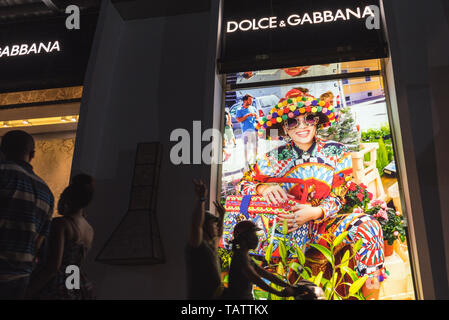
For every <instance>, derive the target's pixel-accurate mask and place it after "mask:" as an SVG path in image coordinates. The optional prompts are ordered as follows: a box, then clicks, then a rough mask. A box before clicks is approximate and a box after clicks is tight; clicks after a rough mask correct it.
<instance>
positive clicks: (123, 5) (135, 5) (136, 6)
mask: <svg viewBox="0 0 449 320" xmlns="http://www.w3.org/2000/svg"><path fill="white" fill-rule="evenodd" d="M112 4H113V5H114V7H115V8H116V9H117V11H118V12H119V14H120V16H121V17H122V19H123V20H138V19H147V18H156V17H169V16H176V15H183V14H192V13H199V12H208V11H210V0H188V1H186V0H164V1H149V0H112Z"/></svg>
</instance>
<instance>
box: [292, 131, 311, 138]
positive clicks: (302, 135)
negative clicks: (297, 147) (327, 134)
mask: <svg viewBox="0 0 449 320" xmlns="http://www.w3.org/2000/svg"><path fill="white" fill-rule="evenodd" d="M310 132H311V130H309V129H303V130H298V131H296V133H295V134H296V135H297V136H298V137H300V138H307V137H308V136H309V135H310Z"/></svg>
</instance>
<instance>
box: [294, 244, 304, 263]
mask: <svg viewBox="0 0 449 320" xmlns="http://www.w3.org/2000/svg"><path fill="white" fill-rule="evenodd" d="M296 254H297V255H298V261H299V263H300V264H301V265H302V266H303V265H304V264H305V263H306V256H305V255H304V252H302V250H301V248H299V247H296Z"/></svg>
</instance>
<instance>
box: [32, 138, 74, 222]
mask: <svg viewBox="0 0 449 320" xmlns="http://www.w3.org/2000/svg"><path fill="white" fill-rule="evenodd" d="M35 143H36V156H35V158H34V159H33V160H32V162H31V164H32V166H33V169H34V171H35V172H36V174H37V175H38V176H40V177H41V178H42V179H43V180H44V181H45V182H46V183H47V184H48V186H49V187H50V189H51V191H52V192H53V195H54V197H55V210H54V215H55V214H56V204H57V202H58V200H59V196H60V194H61V193H62V191H63V190H64V188H65V187H66V186H67V185H68V184H69V179H70V170H71V167H72V158H73V150H74V144H75V138H74V137H73V138H68V137H58V136H55V137H45V138H39V137H38V138H36V137H35Z"/></svg>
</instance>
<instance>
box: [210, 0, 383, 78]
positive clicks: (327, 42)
mask: <svg viewBox="0 0 449 320" xmlns="http://www.w3.org/2000/svg"><path fill="white" fill-rule="evenodd" d="M381 16H382V15H381V9H380V0H338V1H335V0H244V1H242V0H224V2H223V8H222V19H221V21H222V24H221V52H220V56H219V59H218V70H219V72H220V73H229V72H243V71H255V70H263V69H275V68H286V67H296V66H305V65H313V64H326V63H334V62H342V61H352V60H363V59H373V58H382V57H385V56H386V55H387V52H388V50H387V45H386V40H385V36H384V31H383V29H382V21H381Z"/></svg>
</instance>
